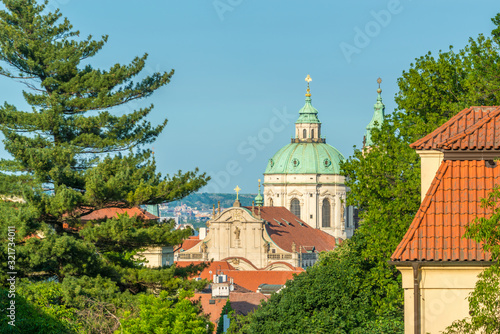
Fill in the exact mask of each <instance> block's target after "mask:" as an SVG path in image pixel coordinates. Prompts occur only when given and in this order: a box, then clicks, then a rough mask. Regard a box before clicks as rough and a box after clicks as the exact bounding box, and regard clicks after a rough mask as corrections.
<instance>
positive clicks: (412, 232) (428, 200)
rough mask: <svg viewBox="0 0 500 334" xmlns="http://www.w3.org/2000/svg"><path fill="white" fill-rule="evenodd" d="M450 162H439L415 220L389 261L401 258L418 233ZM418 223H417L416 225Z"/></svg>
mask: <svg viewBox="0 0 500 334" xmlns="http://www.w3.org/2000/svg"><path fill="white" fill-rule="evenodd" d="M450 162H451V160H444V161H442V162H441V165H440V166H439V169H438V171H437V172H436V175H435V176H434V179H433V180H432V183H431V186H430V187H429V190H428V191H427V194H426V195H425V198H424V200H423V201H422V203H421V204H420V207H419V208H418V211H417V214H416V215H415V218H413V221H412V222H411V224H410V227H409V228H408V231H406V233H405V235H404V237H403V240H401V242H400V243H399V244H398V246H397V247H396V250H395V251H394V253H393V254H392V256H391V260H398V259H400V258H401V257H402V255H403V252H404V251H405V250H406V248H407V246H408V244H409V243H410V242H411V240H412V239H413V236H414V235H415V233H416V232H417V231H418V228H419V227H420V224H421V223H422V220H423V218H424V216H425V213H426V212H427V209H428V208H429V206H430V205H431V202H432V201H431V198H432V196H434V194H435V193H436V190H437V189H438V186H439V184H440V183H441V181H442V180H443V177H444V175H445V173H446V171H447V170H448V168H449V164H450ZM417 221H418V223H416V222H417Z"/></svg>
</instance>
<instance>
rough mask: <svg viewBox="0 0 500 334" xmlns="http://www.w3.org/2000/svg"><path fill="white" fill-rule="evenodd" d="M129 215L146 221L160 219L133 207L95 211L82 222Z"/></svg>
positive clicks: (84, 217) (83, 217)
mask: <svg viewBox="0 0 500 334" xmlns="http://www.w3.org/2000/svg"><path fill="white" fill-rule="evenodd" d="M124 213H126V214H128V215H129V217H134V216H138V217H139V218H142V219H145V220H157V219H159V217H157V216H155V215H153V214H151V213H149V212H147V211H146V210H142V209H141V208H139V207H133V208H105V209H99V210H95V211H93V212H91V213H89V214H88V215H85V216H82V217H80V219H81V220H82V221H89V220H101V219H110V218H114V217H117V216H118V215H119V214H124Z"/></svg>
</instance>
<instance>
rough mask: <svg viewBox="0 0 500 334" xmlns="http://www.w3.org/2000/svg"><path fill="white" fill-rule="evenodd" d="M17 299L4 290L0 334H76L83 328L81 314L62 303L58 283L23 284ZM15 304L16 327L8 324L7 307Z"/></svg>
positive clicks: (18, 285)
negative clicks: (13, 301)
mask: <svg viewBox="0 0 500 334" xmlns="http://www.w3.org/2000/svg"><path fill="white" fill-rule="evenodd" d="M17 283H18V284H17V286H16V288H17V291H16V296H15V298H8V292H7V290H4V289H0V305H1V307H0V308H1V309H2V315H1V317H0V332H2V333H68V334H69V333H76V332H77V331H78V330H79V329H80V327H81V326H80V324H79V323H78V319H77V316H76V312H77V310H76V309H74V308H71V307H67V306H65V305H64V304H63V303H62V302H61V286H60V285H58V284H56V283H43V284H42V283H37V284H19V283H20V282H17ZM11 300H15V307H16V310H15V326H10V325H9V324H8V322H9V321H11V319H9V318H7V310H6V309H7V307H8V306H9V305H10V301H11Z"/></svg>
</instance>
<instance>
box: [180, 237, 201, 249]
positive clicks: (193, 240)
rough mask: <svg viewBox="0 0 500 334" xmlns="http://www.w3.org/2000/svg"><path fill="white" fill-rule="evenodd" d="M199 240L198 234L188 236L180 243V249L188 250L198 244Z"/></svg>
mask: <svg viewBox="0 0 500 334" xmlns="http://www.w3.org/2000/svg"><path fill="white" fill-rule="evenodd" d="M200 242H201V240H200V237H199V236H190V237H189V238H188V239H186V240H184V242H183V243H182V245H181V248H180V249H182V250H185V251H186V250H188V249H191V248H193V247H194V246H196V245H198V244H199V243H200Z"/></svg>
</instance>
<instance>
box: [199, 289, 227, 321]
mask: <svg viewBox="0 0 500 334" xmlns="http://www.w3.org/2000/svg"><path fill="white" fill-rule="evenodd" d="M191 299H192V300H199V301H200V304H201V307H202V308H203V313H205V314H208V315H209V316H210V321H211V322H212V323H213V324H215V326H217V322H218V321H219V317H220V314H221V312H222V309H223V308H224V305H226V299H222V298H216V299H214V301H215V302H214V303H213V304H210V299H212V294H210V293H195V294H194V297H193V298H191Z"/></svg>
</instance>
